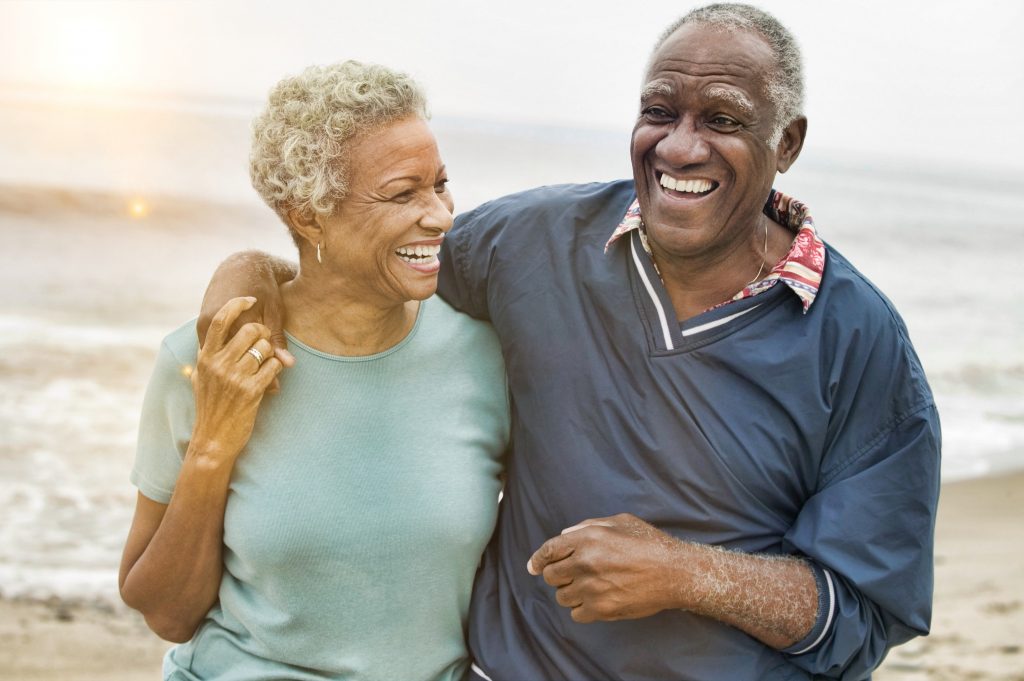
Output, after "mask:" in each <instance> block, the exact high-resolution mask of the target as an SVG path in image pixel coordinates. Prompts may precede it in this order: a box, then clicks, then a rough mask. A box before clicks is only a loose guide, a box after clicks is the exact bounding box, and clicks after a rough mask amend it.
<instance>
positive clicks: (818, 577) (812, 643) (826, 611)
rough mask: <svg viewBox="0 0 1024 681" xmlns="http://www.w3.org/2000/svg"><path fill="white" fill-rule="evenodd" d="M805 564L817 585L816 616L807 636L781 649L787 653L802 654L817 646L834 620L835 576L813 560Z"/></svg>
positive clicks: (829, 629)
mask: <svg viewBox="0 0 1024 681" xmlns="http://www.w3.org/2000/svg"><path fill="white" fill-rule="evenodd" d="M807 565H808V567H810V568H811V572H812V573H814V581H815V583H816V584H817V587H818V616H817V618H816V619H815V621H814V626H813V627H811V631H810V632H808V634H807V636H805V637H804V638H803V639H801V640H799V641H797V642H796V643H794V644H793V645H791V646H790V647H788V648H785V649H783V650H782V652H783V653H786V654H787V655H803V654H804V653H809V652H811V651H812V650H814V649H815V648H817V647H818V646H819V645H821V642H822V641H824V640H825V637H826V636H827V635H828V633H829V631H831V630H832V623H833V621H834V620H835V610H836V586H835V578H834V577H833V576H832V573H831V572H829V571H828V570H826V569H825V568H823V567H821V566H819V565H817V564H816V563H815V562H814V561H808V562H807Z"/></svg>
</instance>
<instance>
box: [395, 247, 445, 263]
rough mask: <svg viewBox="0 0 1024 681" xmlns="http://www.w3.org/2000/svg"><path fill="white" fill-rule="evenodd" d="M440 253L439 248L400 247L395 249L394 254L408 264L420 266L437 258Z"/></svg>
mask: <svg viewBox="0 0 1024 681" xmlns="http://www.w3.org/2000/svg"><path fill="white" fill-rule="evenodd" d="M440 252H441V246H440V245H437V246H401V247H399V248H396V249H395V254H396V255H397V256H398V257H399V258H401V259H402V260H404V261H406V262H408V263H414V264H418V265H422V264H423V263H425V262H429V261H431V260H433V259H434V258H435V257H437V254H438V253H440Z"/></svg>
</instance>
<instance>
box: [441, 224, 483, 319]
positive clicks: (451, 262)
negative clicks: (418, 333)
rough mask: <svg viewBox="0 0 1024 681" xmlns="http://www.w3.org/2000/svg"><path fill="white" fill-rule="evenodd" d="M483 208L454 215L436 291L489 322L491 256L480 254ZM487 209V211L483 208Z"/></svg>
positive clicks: (463, 309) (455, 305)
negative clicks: (488, 301)
mask: <svg viewBox="0 0 1024 681" xmlns="http://www.w3.org/2000/svg"><path fill="white" fill-rule="evenodd" d="M481 212H482V211H481V209H477V210H475V211H472V212H470V213H464V214H462V215H459V216H458V217H456V218H455V226H454V227H452V230H451V231H450V232H449V233H448V235H447V236H446V237H445V239H444V242H443V243H442V245H441V255H440V260H441V271H440V272H439V273H438V280H437V292H438V294H439V295H440V296H441V297H442V298H444V299H445V300H446V301H447V302H448V304H449V305H451V306H452V307H454V308H455V309H456V310H459V311H460V312H465V313H466V314H468V315H470V316H471V317H476V318H477V319H482V320H484V321H490V319H491V318H490V311H489V310H488V306H487V282H488V274H489V271H490V258H489V257H488V254H487V253H478V252H477V251H479V250H480V249H479V245H478V242H479V238H478V234H477V232H478V222H479V220H480V213H481ZM484 212H486V211H484Z"/></svg>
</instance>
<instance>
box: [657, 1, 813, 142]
mask: <svg viewBox="0 0 1024 681" xmlns="http://www.w3.org/2000/svg"><path fill="white" fill-rule="evenodd" d="M687 24H700V25H703V26H710V27H713V28H719V29H723V30H729V31H735V30H741V31H749V32H751V33H753V34H755V35H757V36H760V37H761V38H762V39H763V40H764V41H765V42H766V43H768V47H770V48H771V50H772V53H773V54H774V55H775V72H774V73H772V74H770V75H769V76H768V82H767V84H766V89H767V91H766V93H765V94H767V96H768V99H769V100H770V101H771V102H772V104H774V105H775V126H774V127H773V128H772V135H771V138H770V139H769V140H768V145H769V146H771V147H773V148H774V147H776V146H778V144H779V141H780V140H781V139H782V131H783V130H784V129H785V128H786V126H787V125H789V124H790V123H792V122H793V121H794V120H796V118H797V117H798V116H800V115H802V114H803V108H804V73H803V60H802V59H801V57H800V46H799V45H797V42H796V38H794V37H793V34H792V33H790V32H789V29H787V28H786V27H785V26H783V25H782V23H781V22H780V21H779V20H778V19H776V18H775V17H773V16H772V15H771V14H769V13H768V12H765V11H764V10H760V9H758V8H756V7H753V6H751V5H744V4H741V3H733V2H723V3H715V4H713V5H707V6H705V7H698V8H697V9H695V10H693V11H692V12H690V13H689V14H687V15H685V16H684V17H682V18H681V19H679V20H677V21H676V22H675V23H673V24H672V25H671V26H669V27H668V28H667V29H665V32H664V33H662V34H661V37H660V38H658V42H657V44H656V45H655V46H654V50H653V51H654V52H657V51H658V48H660V47H661V46H662V44H664V42H665V41H666V40H668V38H669V36H671V35H672V34H673V33H675V32H676V31H677V30H679V28H680V27H682V26H685V25H687Z"/></svg>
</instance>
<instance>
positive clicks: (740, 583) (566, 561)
mask: <svg viewBox="0 0 1024 681" xmlns="http://www.w3.org/2000/svg"><path fill="white" fill-rule="evenodd" d="M527 570H529V572H530V574H532V575H539V574H543V575H544V581H545V582H547V583H548V584H550V585H551V586H554V587H556V588H557V591H556V592H555V598H556V600H557V601H558V604H559V605H562V606H564V607H566V608H572V618H573V619H574V620H576V621H577V622H595V621H598V620H621V619H637V618H640V617H649V616H650V615H654V614H655V613H658V612H660V611H662V610H668V609H681V610H688V611H690V612H693V613H695V614H697V615H703V616H705V617H711V618H713V619H716V620H718V621H720V622H724V623H726V624H729V625H731V626H734V627H736V628H738V629H741V630H743V631H745V632H746V633H747V634H750V635H751V636H753V637H754V638H756V639H758V640H759V641H761V642H763V643H765V644H766V645H769V646H771V647H773V648H775V649H777V650H782V649H784V648H787V647H789V646H791V645H793V644H794V643H796V642H797V641H800V640H801V639H803V638H804V637H805V636H807V635H808V634H809V633H810V631H811V628H812V627H813V626H814V623H815V620H816V615H817V609H818V590H817V585H816V583H815V579H814V574H813V572H812V571H811V568H810V566H809V565H808V564H807V562H806V561H805V560H803V559H801V558H798V557H796V556H774V555H761V554H750V553H742V552H740V551H726V550H723V549H721V548H719V547H717V546H709V545H707V544H698V543H694V542H687V541H682V540H680V539H676V538H675V537H672V536H670V535H668V534H666V533H664V532H662V531H661V530H659V529H657V528H656V527H653V526H651V525H649V524H647V523H645V522H644V521H642V520H640V519H639V518H637V517H636V516H633V515H630V514H628V513H622V514H619V515H616V516H612V517H610V518H597V519H593V520H584V521H583V522H582V523H580V524H578V525H574V526H572V527H569V528H566V529H564V530H562V534H561V535H559V536H558V537H553V538H551V539H549V540H547V541H546V542H544V544H543V545H542V546H541V547H540V548H539V549H537V552H536V553H534V554H533V556H532V557H531V558H530V560H529V562H528V563H527Z"/></svg>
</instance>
